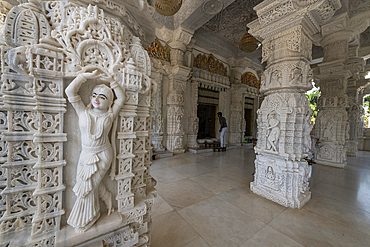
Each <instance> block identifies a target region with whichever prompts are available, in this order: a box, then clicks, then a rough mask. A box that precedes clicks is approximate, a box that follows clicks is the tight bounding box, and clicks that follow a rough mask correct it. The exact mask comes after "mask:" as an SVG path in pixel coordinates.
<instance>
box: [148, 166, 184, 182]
mask: <svg viewBox="0 0 370 247" xmlns="http://www.w3.org/2000/svg"><path fill="white" fill-rule="evenodd" d="M150 175H152V177H153V178H154V179H155V180H157V182H158V184H165V183H170V182H174V181H177V180H181V179H184V178H186V177H185V176H183V175H181V174H180V173H178V172H176V171H175V170H173V169H171V168H169V167H167V168H163V169H158V170H154V171H151V172H150Z"/></svg>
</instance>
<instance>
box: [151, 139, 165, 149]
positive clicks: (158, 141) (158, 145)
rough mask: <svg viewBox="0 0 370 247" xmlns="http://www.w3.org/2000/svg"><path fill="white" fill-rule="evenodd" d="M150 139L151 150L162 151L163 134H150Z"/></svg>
mask: <svg viewBox="0 0 370 247" xmlns="http://www.w3.org/2000/svg"><path fill="white" fill-rule="evenodd" d="M151 141H152V144H153V151H163V150H164V147H163V144H162V141H163V136H160V135H152V137H151Z"/></svg>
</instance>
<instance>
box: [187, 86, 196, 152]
mask: <svg viewBox="0 0 370 247" xmlns="http://www.w3.org/2000/svg"><path fill="white" fill-rule="evenodd" d="M198 86H199V85H198V81H196V80H194V81H192V82H191V83H190V87H191V88H190V99H189V100H190V117H189V128H188V147H191V148H196V147H199V145H198V143H197V136H198V129H199V118H198V117H197V107H198Z"/></svg>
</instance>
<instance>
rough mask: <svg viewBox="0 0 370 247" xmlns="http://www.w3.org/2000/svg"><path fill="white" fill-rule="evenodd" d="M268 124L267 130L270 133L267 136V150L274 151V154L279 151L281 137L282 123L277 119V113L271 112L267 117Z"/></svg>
mask: <svg viewBox="0 0 370 247" xmlns="http://www.w3.org/2000/svg"><path fill="white" fill-rule="evenodd" d="M267 119H268V120H267V123H268V126H266V130H267V131H268V134H267V149H268V150H272V151H274V152H277V151H278V148H277V144H278V141H279V137H280V128H279V123H280V121H279V120H278V119H277V118H276V113H275V112H271V113H270V114H269V115H268V116H267Z"/></svg>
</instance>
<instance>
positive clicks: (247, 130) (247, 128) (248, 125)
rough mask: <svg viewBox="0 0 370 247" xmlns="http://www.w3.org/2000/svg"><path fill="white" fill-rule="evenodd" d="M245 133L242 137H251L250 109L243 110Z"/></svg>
mask: <svg viewBox="0 0 370 247" xmlns="http://www.w3.org/2000/svg"><path fill="white" fill-rule="evenodd" d="M244 119H245V123H246V125H245V133H244V136H251V135H252V109H244Z"/></svg>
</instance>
